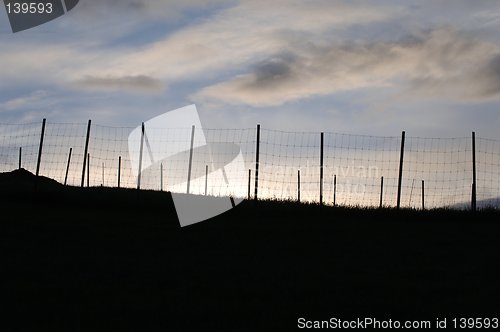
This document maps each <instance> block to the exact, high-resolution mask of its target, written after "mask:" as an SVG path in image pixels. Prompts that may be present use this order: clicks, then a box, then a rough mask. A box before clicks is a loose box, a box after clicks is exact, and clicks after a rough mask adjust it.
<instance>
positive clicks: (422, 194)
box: [422, 180, 425, 210]
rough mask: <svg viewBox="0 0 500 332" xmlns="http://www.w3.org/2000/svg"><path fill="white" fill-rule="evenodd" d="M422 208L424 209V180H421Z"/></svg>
mask: <svg viewBox="0 0 500 332" xmlns="http://www.w3.org/2000/svg"><path fill="white" fill-rule="evenodd" d="M422 210H425V181H424V180H422Z"/></svg>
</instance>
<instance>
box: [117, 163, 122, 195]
mask: <svg viewBox="0 0 500 332" xmlns="http://www.w3.org/2000/svg"><path fill="white" fill-rule="evenodd" d="M121 173H122V156H118V188H120V180H121V179H120V178H121V175H122V174H121Z"/></svg>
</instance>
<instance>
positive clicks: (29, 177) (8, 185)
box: [0, 168, 62, 192]
mask: <svg viewBox="0 0 500 332" xmlns="http://www.w3.org/2000/svg"><path fill="white" fill-rule="evenodd" d="M35 185H38V186H41V187H43V188H46V189H47V188H59V187H61V186H62V185H61V184H60V183H59V182H57V181H55V180H53V179H50V178H47V177H45V176H38V177H37V176H36V175H35V174H33V173H31V172H30V171H28V170H26V169H24V168H21V169H16V170H14V171H11V172H6V173H0V191H2V192H6V191H14V192H15V191H22V190H32V189H33V188H34V186H35Z"/></svg>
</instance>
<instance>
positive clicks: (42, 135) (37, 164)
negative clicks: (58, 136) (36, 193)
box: [36, 119, 47, 176]
mask: <svg viewBox="0 0 500 332" xmlns="http://www.w3.org/2000/svg"><path fill="white" fill-rule="evenodd" d="M46 122H47V120H46V119H43V121H42V133H41V135H40V146H39V147H38V160H37V162H36V176H38V175H39V174H40V164H41V162H42V150H43V138H44V137H45V124H46Z"/></svg>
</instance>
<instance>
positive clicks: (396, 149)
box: [0, 120, 500, 208]
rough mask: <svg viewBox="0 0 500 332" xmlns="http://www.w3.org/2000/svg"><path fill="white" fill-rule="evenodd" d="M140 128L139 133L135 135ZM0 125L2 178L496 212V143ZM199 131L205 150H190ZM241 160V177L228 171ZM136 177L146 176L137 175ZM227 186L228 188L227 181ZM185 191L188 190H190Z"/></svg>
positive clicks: (499, 153)
mask: <svg viewBox="0 0 500 332" xmlns="http://www.w3.org/2000/svg"><path fill="white" fill-rule="evenodd" d="M139 128H141V127H139ZM134 129H135V128H133V127H130V128H127V127H110V126H100V125H96V124H92V123H91V122H90V121H89V122H88V123H82V124H71V123H69V124H68V123H51V122H46V121H45V120H44V121H43V123H42V122H40V123H29V124H0V171H1V172H6V171H11V170H13V169H16V168H19V167H23V168H25V169H27V170H29V171H32V172H33V173H38V174H39V175H43V176H47V177H50V178H53V179H55V180H57V181H59V182H61V183H63V184H67V185H72V186H101V185H102V186H106V187H126V188H140V189H151V190H169V191H173V192H186V189H187V190H188V191H189V192H190V193H193V194H200V195H215V196H222V195H230V196H236V197H243V198H251V199H252V198H256V197H258V198H276V199H290V200H301V201H314V202H319V203H321V204H330V205H332V204H334V205H359V206H370V207H378V206H400V207H413V208H432V207H454V208H475V206H476V205H477V206H478V207H484V206H492V207H499V206H500V140H493V139H486V138H481V137H476V135H475V133H473V134H472V135H471V136H464V137H457V138H422V137H411V136H407V135H406V133H404V132H403V133H402V135H401V136H399V135H398V136H387V137H385V136H384V137H383V136H365V135H351V134H341V133H332V132H325V133H319V132H318V133H316V132H285V131H278V130H270V129H265V128H262V129H261V128H260V126H257V128H247V129H205V128H204V129H201V128H196V130H197V132H196V135H195V128H194V127H192V128H147V127H142V128H141V129H142V135H141V138H140V141H136V140H131V139H130V134H131V132H132V131H133V130H134ZM199 131H202V133H203V135H204V137H205V138H206V142H207V144H208V145H207V146H208V148H204V147H197V146H196V144H195V147H194V148H187V149H186V151H180V152H179V148H178V147H179V146H188V147H189V146H191V147H193V143H195V142H194V141H195V140H196V139H198V136H197V135H198V134H200V132H199ZM239 155H241V156H242V158H243V165H242V167H232V166H231V165H229V164H230V161H233V160H236V159H237V158H238V156H239ZM138 170H142V171H138ZM228 179H230V181H228ZM186 183H187V188H186Z"/></svg>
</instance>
